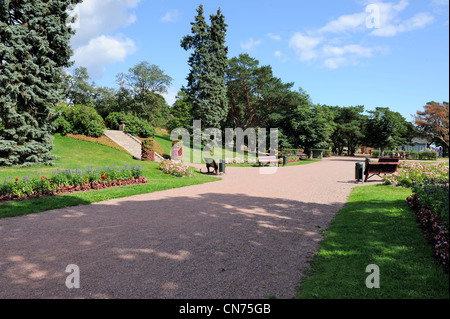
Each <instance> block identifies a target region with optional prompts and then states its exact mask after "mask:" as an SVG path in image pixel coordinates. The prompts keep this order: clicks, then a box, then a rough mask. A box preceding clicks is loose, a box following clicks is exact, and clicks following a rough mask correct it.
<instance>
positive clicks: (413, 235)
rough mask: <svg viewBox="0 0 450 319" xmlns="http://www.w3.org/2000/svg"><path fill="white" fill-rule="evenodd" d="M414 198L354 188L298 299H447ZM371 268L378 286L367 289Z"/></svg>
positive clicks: (405, 192)
mask: <svg viewBox="0 0 450 319" xmlns="http://www.w3.org/2000/svg"><path fill="white" fill-rule="evenodd" d="M410 194H411V190H410V189H404V188H395V187H392V186H385V185H371V186H361V187H356V188H355V189H354V190H353V192H352V193H351V195H350V196H349V199H348V202H347V204H346V205H345V207H344V208H343V209H342V210H341V211H339V212H338V214H337V215H336V217H335V219H334V220H333V222H332V223H331V225H330V227H329V229H328V230H327V231H326V232H325V234H324V240H323V241H322V243H321V248H320V250H319V251H318V253H317V255H316V256H314V258H313V259H312V261H311V269H309V270H308V271H307V272H306V274H305V275H306V276H305V278H303V279H302V283H301V285H300V287H299V289H298V295H297V298H300V299H310V298H314V299H343V298H345V299H347V298H348V299H411V298H417V299H435V298H439V299H441V298H447V299H448V298H449V277H448V274H445V273H444V271H443V268H442V267H441V266H439V265H437V264H436V263H435V260H434V259H433V257H432V248H431V247H430V246H429V245H428V244H427V242H426V241H425V239H424V237H423V234H422V231H421V230H420V229H419V227H418V224H417V222H416V219H415V214H414V213H413V212H412V211H411V209H410V208H409V207H408V206H407V205H406V197H407V196H409V195H410ZM371 264H375V265H377V266H378V267H379V270H380V288H372V289H369V288H367V287H366V278H367V277H368V276H369V275H370V274H371V272H367V273H366V267H367V266H368V265H371Z"/></svg>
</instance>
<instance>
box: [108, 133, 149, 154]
mask: <svg viewBox="0 0 450 319" xmlns="http://www.w3.org/2000/svg"><path fill="white" fill-rule="evenodd" d="M105 135H106V136H107V137H109V138H110V139H111V140H112V141H113V142H115V143H116V144H118V145H120V146H122V147H123V148H124V149H125V150H126V151H127V152H128V153H130V154H131V155H132V156H133V157H134V158H135V159H137V160H141V149H142V146H141V143H140V141H139V140H138V139H136V138H134V137H132V136H131V135H128V134H126V133H124V132H123V131H115V130H105Z"/></svg>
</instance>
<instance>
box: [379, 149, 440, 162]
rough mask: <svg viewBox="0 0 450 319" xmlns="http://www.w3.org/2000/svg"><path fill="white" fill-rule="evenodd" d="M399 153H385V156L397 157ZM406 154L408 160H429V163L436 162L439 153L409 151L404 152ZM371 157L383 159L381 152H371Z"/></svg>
mask: <svg viewBox="0 0 450 319" xmlns="http://www.w3.org/2000/svg"><path fill="white" fill-rule="evenodd" d="M398 153H399V152H398V151H386V150H385V151H383V156H390V157H395V156H396V155H397V154H398ZM402 153H403V154H406V159H408V160H424V161H426V160H428V161H436V160H437V159H438V153H437V152H433V151H426V152H416V151H408V152H402ZM371 157H373V158H379V157H381V155H380V151H379V150H373V151H372V152H371Z"/></svg>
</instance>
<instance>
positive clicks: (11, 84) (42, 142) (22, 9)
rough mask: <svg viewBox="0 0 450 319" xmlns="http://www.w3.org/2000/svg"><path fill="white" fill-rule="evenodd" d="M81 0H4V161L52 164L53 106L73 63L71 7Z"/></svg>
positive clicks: (0, 36) (0, 145) (0, 133)
mask: <svg viewBox="0 0 450 319" xmlns="http://www.w3.org/2000/svg"><path fill="white" fill-rule="evenodd" d="M80 2H81V1H80V0H53V1H34V0H21V1H2V2H0V117H1V122H2V125H3V126H4V127H3V129H2V130H0V165H3V166H11V165H31V164H38V163H43V164H51V163H52V159H53V157H52V155H51V150H52V147H53V145H52V138H51V136H50V133H51V131H52V128H53V122H54V119H55V116H54V114H53V111H52V107H53V106H55V105H56V104H58V103H60V102H61V100H62V98H63V92H64V87H63V86H64V84H63V82H62V81H61V77H62V74H63V69H64V68H67V67H70V66H71V62H70V57H71V55H72V50H71V48H70V39H71V36H72V35H73V34H74V30H72V28H71V26H70V25H69V24H68V23H67V22H68V21H69V14H68V9H69V8H70V7H72V6H73V5H76V4H77V3H80Z"/></svg>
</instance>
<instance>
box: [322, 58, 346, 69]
mask: <svg viewBox="0 0 450 319" xmlns="http://www.w3.org/2000/svg"><path fill="white" fill-rule="evenodd" d="M348 63H349V62H348V59H346V58H344V57H335V58H328V59H325V61H324V63H323V65H324V66H325V67H326V68H329V69H337V68H340V67H343V66H347V65H348Z"/></svg>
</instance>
